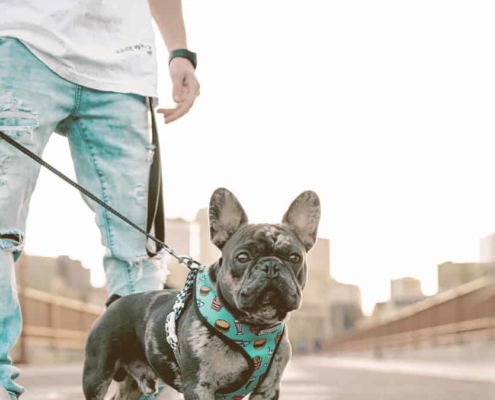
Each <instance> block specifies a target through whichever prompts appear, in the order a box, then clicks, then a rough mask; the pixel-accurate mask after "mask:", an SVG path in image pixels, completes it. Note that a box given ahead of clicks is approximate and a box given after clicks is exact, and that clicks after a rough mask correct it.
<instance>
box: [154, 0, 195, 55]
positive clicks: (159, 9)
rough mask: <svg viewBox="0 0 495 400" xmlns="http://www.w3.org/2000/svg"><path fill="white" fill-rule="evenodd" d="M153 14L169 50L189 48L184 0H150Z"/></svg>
mask: <svg viewBox="0 0 495 400" xmlns="http://www.w3.org/2000/svg"><path fill="white" fill-rule="evenodd" d="M148 2H149V5H150V10H151V15H152V16H153V19H154V20H155V22H156V25H157V26H158V29H160V33H161V34H162V38H163V40H164V42H165V45H166V46H167V49H168V51H169V52H170V51H172V50H175V49H187V38H186V28H185V26H184V17H183V16H182V0H148Z"/></svg>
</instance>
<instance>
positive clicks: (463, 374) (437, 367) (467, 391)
mask: <svg viewBox="0 0 495 400" xmlns="http://www.w3.org/2000/svg"><path fill="white" fill-rule="evenodd" d="M80 381H81V366H80V365H64V366H54V367H28V366H27V367H24V368H23V374H22V376H21V378H19V382H20V383H21V384H22V385H24V386H25V387H26V393H25V395H23V396H22V397H21V400H41V399H53V400H84V398H83V395H82V390H81V383H80ZM281 399H282V400H296V399H297V400H320V399H328V400H495V363H493V362H476V361H472V362H462V363H460V362H455V363H453V362H424V361H397V360H384V361H376V360H372V359H355V358H354V359H349V358H330V357H325V356H297V357H294V358H293V359H292V361H291V363H290V366H289V368H288V370H287V371H286V373H285V376H284V379H283V384H282V392H281Z"/></svg>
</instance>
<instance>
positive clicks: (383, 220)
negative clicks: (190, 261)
mask: <svg viewBox="0 0 495 400" xmlns="http://www.w3.org/2000/svg"><path fill="white" fill-rule="evenodd" d="M184 3H185V16H186V23H187V27H188V36H189V43H190V47H191V48H192V49H193V50H195V51H197V52H198V55H199V69H198V76H199V78H200V80H201V84H202V90H201V97H200V99H199V100H198V101H197V104H196V105H195V107H194V109H193V110H192V111H191V113H190V114H189V115H188V116H187V117H186V118H184V119H183V120H182V121H179V122H176V123H174V124H173V125H170V126H168V127H161V132H162V145H163V147H164V151H163V153H164V154H163V162H164V174H165V181H166V212H167V216H168V217H176V216H183V217H186V218H191V217H193V216H194V214H195V213H196V211H197V209H199V208H201V207H205V206H207V204H208V201H209V196H210V194H211V192H212V190H214V189H215V188H216V187H218V186H225V187H227V188H229V189H231V190H232V191H233V192H234V193H235V194H236V195H237V196H238V197H239V199H240V200H241V202H242V203H243V205H244V207H245V209H246V211H247V212H248V214H249V215H250V217H251V220H252V221H255V222H260V221H270V222H271V221H273V222H275V221H278V220H279V219H280V218H281V216H282V214H283V213H284V211H285V209H286V207H287V206H288V205H289V203H290V202H291V201H292V199H293V198H294V197H295V196H296V195H297V194H298V193H299V192H301V191H303V190H305V189H313V190H315V191H316V192H318V193H319V195H320V197H321V199H322V203H323V216H322V222H321V229H320V234H321V236H323V237H327V238H330V239H331V273H332V275H333V276H334V277H335V278H336V279H338V280H341V281H343V282H348V283H353V284H357V285H359V286H360V287H361V289H362V295H363V305H364V309H365V311H366V312H370V311H371V310H372V308H373V305H374V303H375V302H376V301H384V300H387V299H388V297H389V281H390V279H394V278H398V277H403V276H413V277H416V278H419V279H421V281H422V283H423V289H424V291H425V293H426V294H432V293H434V292H435V291H436V288H437V279H436V266H437V264H439V263H441V262H444V261H447V260H452V261H477V260H478V258H479V239H480V238H481V237H483V236H485V235H487V234H489V233H492V232H495V184H494V176H495V157H494V150H493V149H494V146H493V142H494V128H495V118H494V115H495V112H494V110H495V73H494V71H495V52H494V47H495V39H494V38H495V24H494V23H493V15H494V11H495V3H493V2H491V1H477V2H467V1H462V2H461V1H454V0H449V1H431V0H428V1H423V0H421V1H411V2H405V1H373V2H371V1H339V2H334V1H330V0H308V1H301V0H250V1H245V0H244V1H241V0H238V1H231V0H217V1H213V2H212V1H204V0H187V1H185V2H184ZM166 57H167V54H166V52H165V51H164V47H163V46H161V51H160V55H159V64H160V70H161V78H160V93H161V105H170V102H171V96H170V92H171V88H170V85H169V78H168V71H167V66H166V65H167V62H166ZM44 158H45V159H46V160H47V161H49V162H51V163H52V164H54V165H55V166H57V167H58V168H60V169H62V170H63V171H66V172H67V173H68V174H69V175H70V176H72V177H73V175H74V174H73V172H72V164H71V160H70V155H69V151H68V145H67V143H66V140H65V139H62V138H60V137H58V136H57V135H54V137H53V139H52V141H51V142H50V144H49V146H48V148H47V150H46V152H45V154H44ZM26 250H27V252H28V253H30V254H43V255H53V256H54V255H58V254H68V255H70V256H71V257H73V258H77V259H81V260H82V261H83V263H84V264H85V265H86V266H87V267H90V268H91V269H92V271H93V282H94V283H95V284H101V283H102V276H103V274H102V270H103V269H102V266H101V260H100V257H101V255H102V254H103V249H102V248H101V246H100V239H99V232H98V230H97V229H96V227H95V224H94V220H93V217H92V215H91V213H90V212H89V211H88V210H87V209H86V206H85V205H84V203H83V201H82V200H81V198H80V196H79V194H78V193H77V192H76V191H75V190H74V189H72V188H70V187H69V186H68V185H66V184H65V183H63V182H62V181H60V180H59V179H58V178H56V177H54V176H52V175H51V173H49V172H47V171H42V173H41V177H40V181H39V184H38V189H37V191H36V193H35V195H34V196H33V201H32V205H31V214H30V219H29V223H28V242H27V248H26Z"/></svg>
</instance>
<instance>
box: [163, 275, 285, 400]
mask: <svg viewBox="0 0 495 400" xmlns="http://www.w3.org/2000/svg"><path fill="white" fill-rule="evenodd" d="M189 294H191V295H192V297H193V301H194V303H195V309H196V312H197V314H198V317H199V318H200V320H201V321H202V322H203V324H204V325H205V326H207V327H208V328H209V329H210V331H211V332H212V333H213V334H215V335H217V336H219V337H222V338H223V339H224V340H226V341H228V342H229V344H230V345H232V346H234V347H235V348H236V349H237V350H238V351H239V352H240V353H241V354H242V355H243V356H244V357H245V359H246V361H247V362H248V364H249V368H250V371H251V374H250V375H249V377H247V379H245V381H244V382H240V384H238V385H236V386H235V387H233V388H228V389H229V390H228V392H225V393H224V392H223V391H222V392H219V393H216V398H217V399H225V400H240V399H242V398H244V397H245V396H247V395H248V394H249V393H251V392H252V391H253V390H254V389H255V388H256V387H257V386H258V385H259V383H260V382H261V381H262V379H263V377H264V375H265V374H266V373H267V372H268V370H269V368H270V365H271V362H272V360H273V355H274V354H275V352H276V350H277V348H278V345H279V343H280V340H281V339H282V336H283V333H284V329H285V325H284V324H283V323H281V324H277V325H275V326H273V327H270V328H268V329H263V330H261V329H258V328H254V327H251V326H248V325H246V324H243V323H241V322H240V321H238V320H236V319H235V317H234V316H233V315H232V314H231V313H230V312H229V310H228V309H227V308H226V307H225V306H224V305H223V304H222V303H221V302H220V300H219V298H218V297H217V295H216V293H215V290H214V288H213V285H212V283H211V282H210V279H209V276H208V268H207V267H202V268H201V269H198V270H194V271H191V272H190V273H189V275H188V277H187V279H186V284H185V286H184V289H183V290H182V291H181V292H180V293H179V294H178V296H177V299H176V302H175V304H174V310H173V311H172V312H171V313H170V314H169V315H168V316H167V323H166V334H167V341H168V343H169V345H170V347H172V349H173V350H174V352H175V354H176V356H178V353H179V348H178V341H177V336H176V329H175V322H176V321H177V320H178V319H179V317H180V313H181V311H182V309H183V308H184V306H185V300H186V298H187V297H188V295H189Z"/></svg>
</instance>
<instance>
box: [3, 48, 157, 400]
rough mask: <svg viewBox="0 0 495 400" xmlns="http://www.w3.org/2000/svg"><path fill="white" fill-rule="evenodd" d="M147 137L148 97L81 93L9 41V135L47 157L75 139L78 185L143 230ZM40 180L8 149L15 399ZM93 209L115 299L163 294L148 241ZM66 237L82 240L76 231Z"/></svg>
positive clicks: (9, 384) (7, 260)
mask: <svg viewBox="0 0 495 400" xmlns="http://www.w3.org/2000/svg"><path fill="white" fill-rule="evenodd" d="M148 128H149V126H148V105H147V99H146V98H145V97H142V96H138V95H134V94H122V93H113V92H100V91H96V90H92V89H89V88H85V87H81V86H78V85H76V84H73V83H71V82H69V81H67V80H65V79H63V78H61V77H60V76H59V75H57V74H55V73H54V72H52V71H51V70H50V69H49V68H47V67H46V66H45V65H44V64H43V63H42V62H41V61H40V60H39V59H37V58H36V57H35V56H34V55H33V54H32V53H31V52H30V51H29V50H28V49H27V48H26V47H25V46H24V45H23V44H22V43H21V42H20V41H18V40H16V39H13V38H0V130H2V131H4V132H5V133H6V134H7V135H9V136H10V137H12V138H14V139H15V140H17V141H18V142H19V143H21V144H23V145H24V146H26V147H27V148H28V149H30V150H31V151H33V152H34V153H36V154H38V155H40V156H41V155H42V153H43V149H44V148H45V146H46V144H47V142H48V139H49V138H50V135H51V134H52V132H57V133H59V134H62V135H64V136H66V137H67V139H68V142H69V145H70V151H71V154H72V158H73V160H74V166H75V170H76V176H77V180H78V182H79V183H80V184H81V185H82V186H83V187H85V188H86V189H88V190H89V191H91V192H93V193H94V194H95V195H96V196H98V197H100V198H101V199H102V200H103V201H104V202H106V203H107V204H109V205H110V206H112V207H114V208H115V209H117V210H118V211H120V212H121V213H123V214H124V215H126V216H127V217H128V218H129V219H130V220H132V221H134V222H135V223H136V224H138V225H139V226H141V227H142V228H145V225H146V213H147V209H146V207H147V188H148V179H149V176H148V174H149V165H150V159H151V155H152V151H153V149H152V146H151V145H150V138H149V129H148ZM39 171H40V166H39V165H38V164H37V163H36V162H34V161H33V160H31V159H30V158H28V157H27V156H26V155H24V154H23V153H21V152H20V151H19V150H17V149H15V148H13V147H12V146H11V145H10V144H8V143H6V142H5V141H3V140H2V139H0V386H3V387H4V388H6V389H7V391H8V392H9V393H10V394H11V397H12V398H13V399H15V398H16V396H19V395H20V394H22V392H23V388H22V387H20V386H19V385H18V384H17V383H16V382H15V379H16V377H17V376H18V375H19V370H18V369H17V368H16V367H14V366H13V365H12V361H11V359H10V358H9V352H10V351H11V349H12V348H13V346H14V344H15V343H16V341H17V339H18V337H19V335H20V333H21V326H22V319H21V310H20V308H19V301H18V296H17V291H16V282H15V274H14V263H15V260H16V259H17V258H18V256H19V255H20V253H21V251H22V248H23V245H24V241H25V237H26V232H25V228H26V218H27V216H28V207H29V201H30V198H31V195H32V193H33V191H34V188H35V186H36V181H37V178H38V174H39ZM84 200H85V201H86V203H87V204H88V206H89V207H90V208H91V209H92V210H93V211H94V212H95V216H96V222H97V224H98V227H99V228H100V231H101V237H102V243H103V245H104V246H105V247H106V248H107V252H106V255H105V257H104V260H103V265H104V269H105V273H106V278H107V284H108V288H109V292H110V294H120V295H128V294H130V293H136V292H144V291H147V290H156V289H161V288H163V283H164V280H165V275H166V272H165V266H164V265H163V264H162V262H160V261H159V260H149V259H147V256H146V247H145V242H146V240H145V239H146V238H145V237H144V236H143V235H142V234H141V233H139V232H137V231H136V230H134V229H133V228H131V227H129V226H128V225H127V224H125V223H124V222H122V221H120V220H119V219H117V218H116V217H114V216H113V215H111V214H109V213H108V212H107V211H106V210H104V209H103V208H102V207H100V206H98V205H96V204H94V203H93V202H92V201H91V200H89V199H87V198H84ZM53 217H54V218H57V216H56V215H54V216H53ZM67 234H73V235H77V227H74V232H68V233H67Z"/></svg>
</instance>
